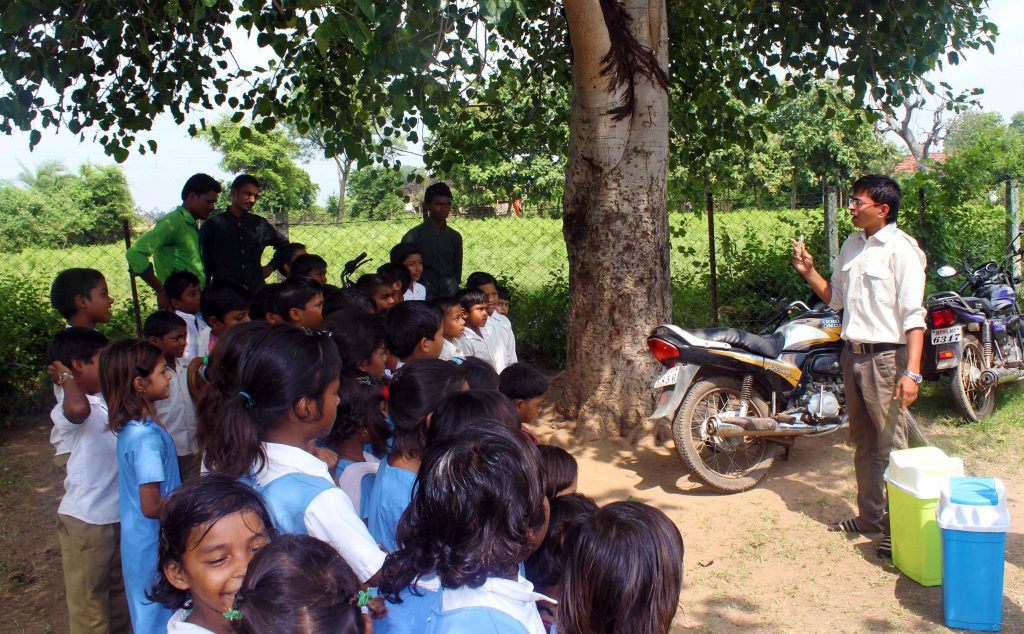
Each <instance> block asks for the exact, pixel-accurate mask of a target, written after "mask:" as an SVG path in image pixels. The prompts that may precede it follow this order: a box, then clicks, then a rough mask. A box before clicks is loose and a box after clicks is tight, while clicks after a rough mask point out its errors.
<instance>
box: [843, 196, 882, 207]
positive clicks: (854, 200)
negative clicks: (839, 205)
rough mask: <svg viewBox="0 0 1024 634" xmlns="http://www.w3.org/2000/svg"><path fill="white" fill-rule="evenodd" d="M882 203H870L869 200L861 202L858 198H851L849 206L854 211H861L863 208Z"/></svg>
mask: <svg viewBox="0 0 1024 634" xmlns="http://www.w3.org/2000/svg"><path fill="white" fill-rule="evenodd" d="M881 204H882V203H875V202H871V201H870V200H861V199H860V198H851V199H850V206H851V207H853V208H854V209H861V208H864V207H874V206H875V205H881Z"/></svg>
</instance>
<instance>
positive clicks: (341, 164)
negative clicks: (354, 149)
mask: <svg viewBox="0 0 1024 634" xmlns="http://www.w3.org/2000/svg"><path fill="white" fill-rule="evenodd" d="M352 162H353V161H352V159H350V158H348V157H347V156H339V155H335V157H334V164H335V165H336V166H337V167H338V215H337V224H339V225H340V224H341V223H342V221H343V220H345V195H346V194H347V193H348V175H349V174H350V173H351V172H352Z"/></svg>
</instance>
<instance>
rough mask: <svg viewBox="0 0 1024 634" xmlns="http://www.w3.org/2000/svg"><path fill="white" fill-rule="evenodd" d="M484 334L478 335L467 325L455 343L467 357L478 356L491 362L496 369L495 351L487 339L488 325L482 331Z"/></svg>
mask: <svg viewBox="0 0 1024 634" xmlns="http://www.w3.org/2000/svg"><path fill="white" fill-rule="evenodd" d="M480 332H481V333H482V334H483V336H481V335H478V334H477V333H476V331H475V330H473V329H472V328H470V327H469V326H466V329H465V330H464V331H462V336H461V337H459V338H458V339H456V340H455V341H454V342H453V343H454V344H455V345H456V346H458V347H459V348H460V349H461V350H462V351H463V352H464V353H465V355H466V356H467V357H476V358H477V359H482V360H483V361H486V362H487V363H490V364H491V366H492V367H494V369H495V370H497V367H496V366H495V365H494V353H493V352H492V351H491V347H490V341H489V340H488V339H486V338H485V337H486V335H487V327H486V326H484V328H482V329H481V331H480Z"/></svg>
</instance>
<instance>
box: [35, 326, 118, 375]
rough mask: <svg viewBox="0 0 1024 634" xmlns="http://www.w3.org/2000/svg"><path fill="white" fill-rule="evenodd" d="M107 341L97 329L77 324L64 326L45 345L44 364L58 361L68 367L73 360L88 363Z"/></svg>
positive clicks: (104, 346) (105, 345)
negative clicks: (47, 344) (81, 326)
mask: <svg viewBox="0 0 1024 634" xmlns="http://www.w3.org/2000/svg"><path fill="white" fill-rule="evenodd" d="M109 343H110V342H109V341H108V340H107V337H106V336H105V335H104V334H103V333H102V332H100V331H98V330H93V329H92V328H80V327H78V326H72V327H71V328H65V329H64V330H61V331H60V332H58V333H57V334H55V335H54V336H53V340H52V341H50V345H49V346H47V347H46V364H47V365H49V364H51V363H53V362H54V361H60V362H61V363H63V364H64V365H65V366H67V367H68V368H70V367H71V364H72V363H74V362H75V361H81V362H83V363H89V362H90V361H92V358H93V357H94V356H96V353H97V352H99V351H100V350H102V349H104V348H106V347H107V345H108V344H109Z"/></svg>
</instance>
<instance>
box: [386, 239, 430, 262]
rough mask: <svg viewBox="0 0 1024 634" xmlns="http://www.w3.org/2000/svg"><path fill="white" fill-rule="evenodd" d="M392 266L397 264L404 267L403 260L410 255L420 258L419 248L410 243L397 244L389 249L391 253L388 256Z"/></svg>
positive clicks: (421, 253)
mask: <svg viewBox="0 0 1024 634" xmlns="http://www.w3.org/2000/svg"><path fill="white" fill-rule="evenodd" d="M388 255H389V256H390V257H389V259H390V260H391V263H392V264H398V265H400V266H405V259H406V258H408V257H409V256H410V255H419V256H422V255H423V252H422V251H420V248H419V247H418V246H416V245H415V244H412V243H411V242H399V243H398V244H396V245H395V246H393V247H391V253H389V254H388Z"/></svg>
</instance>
